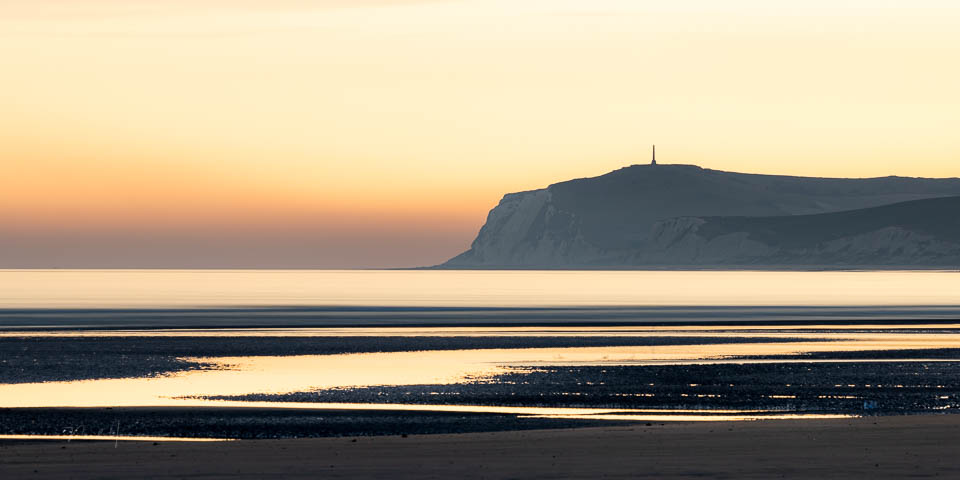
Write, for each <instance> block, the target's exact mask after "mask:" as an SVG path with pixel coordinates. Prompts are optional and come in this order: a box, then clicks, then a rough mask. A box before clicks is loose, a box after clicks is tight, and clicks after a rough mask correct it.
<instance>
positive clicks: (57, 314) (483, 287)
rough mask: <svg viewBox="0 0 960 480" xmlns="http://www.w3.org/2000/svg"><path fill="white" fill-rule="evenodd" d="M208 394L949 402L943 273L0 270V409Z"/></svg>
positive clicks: (655, 406) (489, 402) (951, 353)
mask: <svg viewBox="0 0 960 480" xmlns="http://www.w3.org/2000/svg"><path fill="white" fill-rule="evenodd" d="M208 407H216V408H218V409H227V410H244V409H253V408H257V409H289V410H296V411H310V412H314V414H315V413H316V412H327V413H330V412H340V413H342V412H344V411H347V412H371V411H375V412H384V411H388V412H394V413H396V412H404V413H405V414H410V413H418V412H419V413H424V412H426V413H429V414H431V415H434V414H439V413H445V414H460V415H465V414H470V415H481V416H483V415H489V416H490V417H489V418H497V419H498V420H497V422H493V423H496V424H497V425H499V427H497V428H501V427H502V426H503V421H504V420H503V418H505V417H504V416H507V417H509V418H511V419H512V420H510V422H520V423H523V422H532V421H556V422H575V421H582V422H592V423H591V424H593V423H596V422H647V421H723V420H739V421H743V420H759V419H805V418H835V417H846V416H856V415H865V414H903V413H944V412H946V413H949V412H952V411H954V410H955V409H957V408H960V273H958V272H954V271H586V270H584V271H555V270H551V271H533V270H518V271H492V270H472V271H452V270H2V271H0V408H6V409H14V410H16V409H41V410H43V409H47V410H44V411H48V410H50V411H52V410H57V411H61V412H62V411H63V409H103V408H107V409H113V408H128V409H129V408H133V409H143V408H147V409H149V408H154V409H156V408H163V409H171V408H172V409H204V408H208ZM51 409H52V410H51ZM58 409H59V410H58ZM14 410H11V411H14ZM31 411H32V410H31ZM83 411H84V412H89V411H90V410H83ZM340 413H338V414H340ZM426 413H424V414H426ZM86 414H87V413H84V415H86ZM58 415H59V414H58ZM58 418H59V417H58ZM311 418H312V417H311ZM430 418H433V417H430ZM445 418H446V417H445ZM483 418H487V417H483ZM90 421H91V422H93V423H95V422H94V421H93V420H90ZM231 421H234V420H231ZM11 422H12V421H7V422H5V421H4V420H3V418H0V434H2V435H24V434H27V435H48V436H49V435H60V434H62V432H56V431H55V430H56V428H55V427H51V428H48V429H46V430H44V429H42V428H40V429H39V430H38V429H37V427H35V426H34V427H31V426H29V425H23V424H18V423H17V422H12V423H11ZM445 422H447V421H446V420H445ZM498 422H499V423H498ZM21 423H22V422H21ZM34 423H36V422H34ZM141 423H142V424H143V425H147V424H149V422H145V423H144V422H141ZM263 423H264V422H259V423H258V425H260V426H259V427H257V428H260V429H262V428H264V427H263V425H262V424H263ZM268 423H269V422H268ZM426 423H429V422H426ZM447 423H450V422H447ZM454 423H455V422H454ZM482 423H483V422H480V424H482ZM493 423H491V424H493ZM508 423H509V422H508ZM422 424H424V422H420V423H419V424H418V425H422ZM510 425H513V424H512V423H511V424H510ZM557 425H564V426H569V423H557ZM535 426H536V427H537V428H540V427H543V424H540V423H536V424H535ZM341 427H342V426H341ZM341 427H337V428H341ZM211 428H213V427H211ZM251 428H252V427H251ZM378 428H379V427H378ZM398 428H399V427H398ZM418 428H420V427H418ZM451 428H452V427H451ZM471 428H481V427H471ZM503 428H507V427H503ZM213 430H216V429H215V428H214V429H213ZM241 430H242V429H241ZM241 430H238V432H240V431H241ZM267 430H269V429H267ZM445 431H446V430H445ZM98 432H100V434H106V433H110V432H108V431H107V430H104V429H103V428H101V429H100V430H98ZM104 432H106V433H104ZM191 432H193V433H189V432H188V434H189V435H188V436H194V437H204V436H209V432H207V431H200V430H198V431H195V432H194V431H191ZM205 432H206V433H205ZM242 432H247V433H242ZM242 432H241V433H236V435H235V436H237V437H238V438H242V437H244V436H245V435H247V434H250V435H254V434H252V433H249V430H242ZM291 432H293V433H291ZM304 432H306V433H304ZM331 432H332V431H328V430H324V427H323V426H322V425H321V426H317V427H316V428H315V429H313V430H311V429H306V428H299V429H295V430H291V431H287V430H283V429H280V430H277V431H276V432H275V434H276V435H277V436H299V435H308V436H310V435H317V436H324V435H326V434H334V433H337V432H339V433H342V429H341V430H336V432H333V433H331ZM117 433H118V432H113V435H114V436H115V435H116V434H117ZM131 434H132V435H133V436H137V435H139V436H142V437H144V438H154V437H156V436H160V437H164V436H168V437H171V438H173V437H179V436H183V435H184V432H183V431H182V430H175V431H174V430H169V429H166V430H165V429H164V427H163V426H162V425H159V426H157V425H155V426H154V427H150V428H148V427H146V426H144V427H143V429H142V430H140V431H137V432H133V433H131ZM256 438H260V437H259V436H257V437H256Z"/></svg>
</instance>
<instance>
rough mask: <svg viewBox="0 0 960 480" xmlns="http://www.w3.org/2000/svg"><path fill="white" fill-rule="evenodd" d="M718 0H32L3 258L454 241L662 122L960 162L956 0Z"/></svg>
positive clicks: (5, 21)
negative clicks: (501, 208)
mask: <svg viewBox="0 0 960 480" xmlns="http://www.w3.org/2000/svg"><path fill="white" fill-rule="evenodd" d="M718 3H720V2H715V1H707V0H678V1H675V2H662V1H659V2H654V1H642V0H618V1H613V0H550V1H547V0H543V1H540V0H536V1H524V0H510V1H507V0H434V1H428V0H422V1H416V0H392V1H391V0H349V1H348V0H320V1H307V0H279V1H273V2H265V1H253V0H248V1H227V0H192V1H187V0H171V1H168V2H147V1H139V0H34V1H30V2H4V3H2V4H0V60H2V62H3V63H2V64H3V86H4V88H2V89H0V168H2V171H0V174H2V175H0V220H2V225H3V226H2V227H0V234H2V237H0V267H29V266H36V267H50V266H65V267H66V266H151V267H158V266H238V267H240V266H257V267H269V266H283V267H291V266H303V267H374V266H384V267H395V266H412V265H423V264H432V263H438V262H441V261H443V260H445V259H446V258H448V257H450V256H452V255H454V254H456V253H459V252H460V251H462V250H465V249H466V248H467V247H468V246H469V243H470V241H471V239H472V237H473V236H474V234H475V233H476V230H477V229H478V228H479V227H480V225H481V224H482V222H483V219H484V218H485V215H486V212H487V211H488V210H489V209H490V208H492V207H493V206H494V205H495V204H496V202H497V201H498V200H499V198H500V197H501V196H502V195H503V194H504V193H507V192H511V191H518V190H525V189H532V188H539V187H542V186H545V185H547V184H549V183H552V182H556V181H560V180H565V179H569V178H574V177H582V176H593V175H598V174H602V173H605V172H607V171H610V170H613V169H615V168H618V167H620V166H623V165H627V164H631V163H638V162H646V161H647V159H648V151H649V145H650V144H651V143H657V144H658V146H659V149H658V150H660V151H659V152H658V153H659V154H660V155H659V156H660V158H661V160H662V161H663V162H665V163H695V164H699V165H702V166H705V167H710V168H717V169H724V170H738V171H751V172H762V173H785V174H797V175H819V176H881V175H888V174H897V175H908V176H960V155H958V154H960V136H958V135H956V128H957V127H956V126H957V125H958V124H960V89H958V88H956V85H958V84H960V63H958V62H956V61H954V60H953V59H955V58H957V57H958V56H960V30H958V29H957V28H956V25H958V24H960V6H958V5H956V3H955V2H952V1H930V0H927V1H924V0H914V1H909V2H908V1H887V2H880V3H878V2H874V1H862V0H832V1H827V0H811V1H807V2H769V1H759V0H731V1H726V2H722V6H718V5H717V4H718ZM788 3H789V4H792V6H784V5H785V4H788Z"/></svg>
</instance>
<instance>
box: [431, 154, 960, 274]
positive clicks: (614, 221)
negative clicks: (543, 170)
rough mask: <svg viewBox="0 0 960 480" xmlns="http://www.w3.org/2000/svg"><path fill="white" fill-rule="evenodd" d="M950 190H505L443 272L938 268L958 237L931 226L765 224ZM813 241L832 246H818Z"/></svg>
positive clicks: (672, 177)
mask: <svg viewBox="0 0 960 480" xmlns="http://www.w3.org/2000/svg"><path fill="white" fill-rule="evenodd" d="M953 195H960V179H904V178H893V177H890V178H882V179H822V178H801V177H777V176H762V175H749V174H739V173H731V172H718V171H712V170H704V169H700V168H699V167H694V166H681V165H677V166H669V165H665V166H657V167H648V166H634V167H628V168H625V169H621V170H617V171H615V172H612V173H610V174H607V175H604V176H601V177H596V178H590V179H578V180H572V181H569V182H563V183H559V184H555V185H552V186H550V187H548V188H544V189H539V190H531V191H527V192H520V193H512V194H508V195H505V196H504V197H503V199H502V200H501V201H500V203H499V204H498V205H497V206H496V207H495V208H493V209H492V210H491V211H490V213H489V215H488V216H487V221H486V223H485V224H484V225H483V227H482V228H481V230H480V232H479V234H478V235H477V237H476V239H475V240H474V241H473V244H472V245H471V248H470V250H468V251H466V252H464V253H463V254H461V255H458V256H457V257H455V258H453V259H451V260H450V261H448V262H446V263H445V264H444V265H443V266H444V267H448V268H564V267H602V266H610V267H630V266H643V265H661V266H669V265H760V264H763V265H775V264H780V263H783V264H817V265H829V264H832V263H837V264H844V265H852V264H858V262H859V264H868V263H871V264H876V265H890V264H894V263H898V262H899V263H900V264H903V265H911V264H923V263H917V262H926V264H937V262H941V261H949V257H950V255H958V254H957V253H954V251H953V250H951V249H952V248H954V247H953V244H952V243H950V242H952V241H954V240H956V239H955V238H954V237H957V235H956V234H954V233H948V234H946V237H944V238H939V237H938V238H933V237H929V238H928V237H924V236H923V235H921V234H918V233H916V232H917V231H925V230H924V227H922V226H921V227H920V228H919V229H916V230H914V231H910V230H908V229H901V230H899V231H898V230H896V229H895V227H891V228H894V229H893V230H891V229H888V228H885V227H890V226H891V225H898V224H897V223H895V222H894V223H890V222H889V215H893V213H882V214H871V215H874V216H872V217H870V219H869V221H867V223H866V224H864V223H863V222H861V223H860V224H858V225H861V226H859V227H857V228H858V229H859V230H857V231H856V232H855V233H856V235H854V233H848V234H843V233H842V232H843V231H846V230H849V229H847V228H845V227H844V226H845V225H846V224H847V223H846V222H845V221H833V223H831V221H828V220H823V219H819V220H818V219H814V220H812V221H814V222H815V225H816V226H815V227H813V229H812V230H809V231H807V232H808V233H809V234H807V233H804V232H805V230H803V229H802V228H801V227H798V226H796V225H794V226H793V227H784V228H781V227H783V222H782V221H780V220H775V221H772V223H770V222H767V223H764V222H765V220H762V219H764V218H767V219H772V218H790V217H793V216H798V215H799V214H814V216H816V215H821V214H826V213H828V212H839V211H849V212H853V211H860V210H861V209H865V208H866V207H876V206H881V205H892V204H897V203H900V202H904V201H905V200H914V199H917V198H927V199H931V198H934V197H938V196H939V197H941V198H946V197H950V196H953ZM918 201H919V200H918ZM911 208H912V207H911ZM924 212H926V213H924ZM920 213H921V215H927V214H929V215H934V216H935V217H936V218H944V219H945V218H946V217H950V215H946V216H944V214H943V213H942V212H940V213H937V212H935V211H922V212H920ZM857 218H861V217H857ZM862 218H866V217H862ZM924 218H926V217H924ZM931 218H933V217H931ZM717 219H727V220H723V221H718V220H717ZM744 219H761V220H760V221H759V223H758V222H757V221H754V220H744ZM817 222H819V223H817ZM871 222H872V223H871ZM885 222H887V223H885ZM951 222H952V221H950V220H944V221H943V222H942V223H948V224H950V225H952V224H953V223H951ZM778 225H779V226H778ZM791 228H792V229H793V230H791ZM798 228H800V230H797V229H798ZM958 228H960V225H958ZM771 229H772V230H771ZM778 229H779V230H778ZM872 229H876V230H877V231H876V232H874V231H873V230H872ZM740 230H742V231H740ZM704 232H708V233H704ZM837 235H846V236H845V237H838V236H837ZM848 237H849V238H848ZM815 238H820V239H829V241H827V242H824V241H823V240H811V239H815ZM944 239H945V241H943V240H944ZM958 241H960V240H958ZM811 242H812V243H811ZM816 242H821V244H817V243H816ZM937 242H939V243H937ZM885 255H886V256H885ZM958 258H960V257H958Z"/></svg>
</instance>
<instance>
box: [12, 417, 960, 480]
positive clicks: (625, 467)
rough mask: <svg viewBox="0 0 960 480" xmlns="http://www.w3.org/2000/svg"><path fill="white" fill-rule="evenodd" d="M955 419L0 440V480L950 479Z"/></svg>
mask: <svg viewBox="0 0 960 480" xmlns="http://www.w3.org/2000/svg"><path fill="white" fill-rule="evenodd" d="M958 438H960V415H943V416H941V415H922V416H893V417H864V418H857V419H843V420H807V421H761V422H738V423H699V424H679V423H673V424H665V425H664V424H653V425H646V424H642V425H633V426H618V427H598V428H581V429H574V430H533V431H511V432H494V433H469V434H456V435H410V436H408V437H400V436H390V437H361V438H315V439H293V440H241V441H234V442H223V443H159V444H153V443H151V442H119V443H116V444H115V443H114V442H112V441H109V442H76V441H74V442H70V443H67V442H65V441H0V477H2V478H77V479H85V478H134V477H136V478H226V477H229V478H241V479H242V478H251V479H253V478H271V477H273V478H451V477H459V478H600V477H606V478H694V477H696V478H704V477H707V478H815V477H816V478H905V477H912V478H926V477H940V478H957V477H958V476H960V458H958V453H960V450H958V446H957V444H956V440H957V439H958Z"/></svg>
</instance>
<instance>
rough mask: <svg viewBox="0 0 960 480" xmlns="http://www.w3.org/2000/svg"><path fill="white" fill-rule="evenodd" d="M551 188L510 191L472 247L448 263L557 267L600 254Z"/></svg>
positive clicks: (488, 217)
mask: <svg viewBox="0 0 960 480" xmlns="http://www.w3.org/2000/svg"><path fill="white" fill-rule="evenodd" d="M550 200H551V194H550V191H549V190H547V189H541V190H533V191H529V192H521V193H512V194H509V195H506V196H504V197H503V200H501V201H500V204H499V205H497V206H496V208H494V209H493V210H491V211H490V213H489V215H487V221H486V223H485V224H484V225H483V228H482V229H481V230H480V233H479V234H478V235H477V238H476V240H474V241H473V244H472V245H471V249H470V251H468V252H466V253H464V254H462V255H460V256H458V257H455V258H454V259H452V260H451V261H450V262H448V265H452V266H456V265H470V266H488V267H497V266H504V267H509V266H534V267H535V266H554V265H568V264H573V262H581V261H583V260H584V259H588V260H589V259H594V258H598V257H600V256H601V252H600V250H599V249H597V248H594V247H592V246H590V245H589V244H587V243H586V242H585V241H584V240H583V236H582V235H581V234H580V233H579V231H578V225H577V221H576V219H575V218H574V217H573V216H572V215H570V214H568V213H565V212H562V211H560V210H558V209H557V208H556V206H555V205H553V204H552V203H551V201H550Z"/></svg>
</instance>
